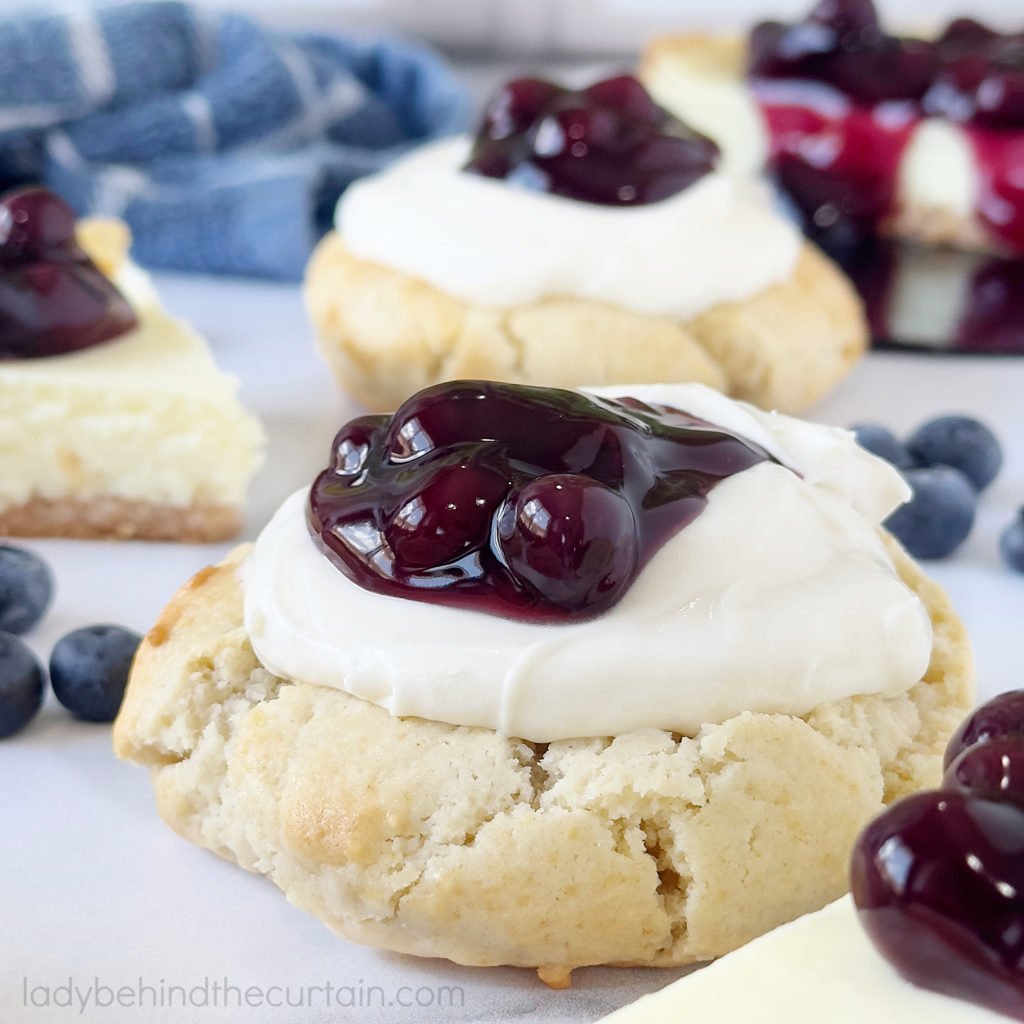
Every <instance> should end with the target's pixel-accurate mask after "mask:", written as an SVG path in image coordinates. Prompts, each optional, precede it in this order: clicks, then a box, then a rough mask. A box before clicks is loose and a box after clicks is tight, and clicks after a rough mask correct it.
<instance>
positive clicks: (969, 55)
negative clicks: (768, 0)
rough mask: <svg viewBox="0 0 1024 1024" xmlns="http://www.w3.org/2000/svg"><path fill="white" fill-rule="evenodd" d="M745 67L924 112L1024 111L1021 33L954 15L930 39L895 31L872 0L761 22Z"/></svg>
mask: <svg viewBox="0 0 1024 1024" xmlns="http://www.w3.org/2000/svg"><path fill="white" fill-rule="evenodd" d="M750 72H751V74H752V75H753V76H754V77H756V78H806V79H814V80H817V81H821V82H827V83H828V84H829V85H832V86H834V87H835V88H837V89H840V90H842V91H843V92H845V93H847V95H850V96H853V97H854V98H855V99H857V100H860V101H861V102H862V103H870V104H875V103H881V102H883V101H885V100H904V101H914V102H916V103H919V104H920V108H921V110H922V112H923V113H925V114H931V115H935V114H940V115H944V116H946V117H949V118H952V119H953V120H954V121H973V122H975V123H977V124H982V125H985V126H988V127H995V128H1008V127H1016V126H1019V125H1020V124H1021V121H1022V119H1024V33H1016V34H1009V35H1004V34H1002V33H1000V32H997V31H995V30H994V29H991V28H988V27H987V26H986V25H983V24H981V23H980V22H978V21H974V20H973V19H971V18H957V19H956V20H955V21H952V22H951V23H950V24H949V25H948V26H947V27H946V28H945V29H944V30H943V32H942V33H941V34H940V35H939V36H938V37H937V38H935V39H934V40H924V39H912V38H905V37H899V36H893V35H890V34H889V33H887V32H886V31H885V28H884V27H883V25H882V24H881V22H880V20H879V17H878V11H877V10H876V8H875V5H874V4H873V3H872V0H822V2H820V3H819V4H817V5H816V6H815V7H814V9H813V10H812V11H811V13H810V14H809V15H808V16H807V17H806V18H805V19H804V20H803V21H799V22H795V23H793V24H788V25H787V24H783V23H781V22H778V21H768V22H762V23H761V24H759V25H757V26H756V27H755V28H754V30H753V32H752V33H751V37H750Z"/></svg>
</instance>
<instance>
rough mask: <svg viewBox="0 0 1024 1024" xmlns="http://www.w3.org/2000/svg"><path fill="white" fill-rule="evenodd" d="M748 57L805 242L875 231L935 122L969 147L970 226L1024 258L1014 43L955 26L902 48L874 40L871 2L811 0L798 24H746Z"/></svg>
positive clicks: (1023, 132) (1023, 109)
mask: <svg viewBox="0 0 1024 1024" xmlns="http://www.w3.org/2000/svg"><path fill="white" fill-rule="evenodd" d="M749 52H750V67H749V70H750V75H751V78H752V81H753V83H754V86H755V92H756V94H757V96H758V99H759V101H760V103H761V105H762V108H763V110H764V112H765V114H766V117H767V121H768V125H769V131H770V133H771V137H772V157H773V160H774V163H775V167H776V169H777V172H778V175H779V178H780V180H781V182H782V184H783V186H784V187H785V188H786V189H787V190H788V191H789V192H790V193H791V194H792V195H793V197H794V199H795V200H796V202H797V205H798V206H799V207H800V209H801V210H802V212H803V213H804V216H805V218H806V220H807V225H808V228H809V231H810V233H811V234H812V235H814V234H817V233H818V232H819V231H821V230H825V231H826V232H828V231H829V230H830V229H831V228H832V226H833V225H834V224H836V223H837V221H839V222H840V224H841V227H842V230H843V231H844V232H845V233H847V234H850V235H852V236H857V237H863V236H865V235H867V234H871V233H875V232H877V231H878V230H879V229H880V227H881V226H883V225H884V222H885V220H886V218H888V217H890V216H891V215H892V214H893V213H894V212H895V203H896V199H897V183H898V178H897V171H898V168H899V162H900V159H901V156H902V153H903V150H904V148H905V146H906V144H907V142H908V141H909V139H910V137H911V135H912V134H913V131H914V129H915V128H916V127H917V125H918V123H919V122H920V120H921V118H922V117H925V116H939V117H945V118H948V119H951V120H954V121H956V122H958V123H959V124H960V126H961V127H962V129H963V130H964V132H965V133H966V135H967V137H968V139H969V141H970V144H971V146H972V147H973V150H974V154H975V158H976V160H977V165H978V171H979V177H980V182H979V192H978V197H977V206H976V212H977V215H978V218H979V220H980V221H981V223H982V224H984V225H985V227H986V228H987V229H988V230H989V231H990V232H991V233H992V235H993V236H994V237H995V238H996V239H998V240H1000V241H1001V242H1003V243H1004V244H1005V246H1006V247H1007V249H1008V250H1012V251H1015V252H1024V187H1022V183H1021V181H1020V173H1019V168H1020V167H1021V166H1022V164H1021V161H1022V159H1024V139H1022V137H1021V136H1024V33H1018V34H1010V35H1004V34H1000V33H998V32H995V31H993V30H992V29H989V28H988V27H986V26H984V25H982V24H980V23H979V22H976V21H972V20H971V19H967V18H961V19H958V20H956V21H954V22H952V23H951V24H950V25H949V26H948V27H947V28H946V30H945V31H944V32H943V33H942V34H941V35H940V36H939V37H938V38H937V39H935V40H931V41H929V40H921V39H907V38H901V37H896V36H891V35H889V34H887V33H886V32H885V31H884V29H883V27H882V26H881V25H880V23H879V20H878V16H877V13H876V11H875V9H874V6H873V4H872V3H871V0H822V2H821V3H819V4H818V6H817V7H815V8H814V10H812V11H811V13H810V14H809V15H808V16H807V18H805V19H804V21H802V22H798V23H795V24H792V25H784V24H781V23H779V22H765V23H762V24H760V25H757V26H756V27H755V28H754V29H753V31H752V33H751V36H750V46H749ZM780 82H784V83H786V85H787V86H788V87H787V88H783V89H780V88H779V83H780ZM793 83H805V84H806V85H807V86H808V88H807V90H806V94H807V96H808V97H811V98H813V97H814V96H815V95H816V94H817V95H818V96H819V97H820V96H822V95H824V96H825V97H826V99H828V103H827V104H825V105H822V104H821V103H820V102H819V103H818V104H817V106H818V108H819V114H820V111H821V110H826V111H827V113H826V116H824V117H821V116H815V114H814V111H810V112H808V111H807V110H805V108H804V97H803V96H801V95H800V91H799V90H798V91H797V92H794V90H793V89H792V88H791V86H792V84H793ZM812 105H813V104H812Z"/></svg>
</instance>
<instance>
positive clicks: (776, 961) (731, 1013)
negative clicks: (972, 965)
mask: <svg viewBox="0 0 1024 1024" xmlns="http://www.w3.org/2000/svg"><path fill="white" fill-rule="evenodd" d="M1007 1019H1008V1018H1006V1017H1004V1016H1002V1015H1001V1014H998V1013H995V1012H993V1011H992V1010H987V1009H985V1008H984V1007H981V1006H976V1005H975V1004H973V1003H968V1002H962V1001H961V1000H959V999H953V998H951V997H949V996H944V995H940V994H939V993H937V992H930V991H928V990H927V989H923V988H918V987H917V986H916V985H912V984H911V983H910V982H908V981H904V979H903V978H901V977H900V976H899V974H897V973H896V970H895V969H894V968H893V967H892V966H891V965H890V964H889V963H888V961H887V960H885V958H884V957H883V956H882V955H881V954H880V953H879V952H878V951H877V950H876V949H875V947H874V946H873V945H872V944H871V941H870V940H869V939H868V937H867V935H866V934H865V932H864V930H863V929H862V928H861V926H860V924H859V923H858V921H857V912H856V909H855V908H854V905H853V900H852V899H851V897H849V896H846V897H844V898H843V899H841V900H838V901H836V902H835V903H832V904H829V906H827V907H825V909H824V910H819V911H818V912H817V913H815V914H808V915H806V916H805V917H801V918H798V919H797V920H796V921H792V922H790V923H789V924H784V925H782V927H781V928H776V929H775V930H774V931H772V932H769V933H768V934H767V935H762V936H761V937H760V938H758V939H754V941H753V942H750V943H748V944H747V945H746V946H743V947H742V948H741V949H738V950H736V951H735V952H734V953H729V954H728V955H727V956H724V957H722V958H721V959H720V960H716V961H715V962H714V963H713V964H710V965H709V966H707V967H703V968H701V969H700V970H698V971H695V972H694V973H693V974H690V975H687V976H686V977H685V978H680V979H679V981H676V982H674V983H673V984H671V985H669V986H668V987H667V988H664V989H662V990H661V991H660V992H655V993H653V994H651V995H648V996H644V997H643V998H642V999H639V1000H637V1002H635V1003H631V1004H630V1005H629V1006H626V1007H623V1008H622V1009H621V1010H617V1011H616V1012H615V1013H613V1014H611V1015H609V1016H608V1017H603V1018H602V1020H601V1022H600V1024H678V1022H680V1021H714V1022H715V1024H752V1022H757V1024H826V1022H827V1024H866V1022H868V1021H878V1022H879V1024H938V1022H941V1024H1006V1021H1007Z"/></svg>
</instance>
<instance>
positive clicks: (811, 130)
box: [757, 82, 915, 238]
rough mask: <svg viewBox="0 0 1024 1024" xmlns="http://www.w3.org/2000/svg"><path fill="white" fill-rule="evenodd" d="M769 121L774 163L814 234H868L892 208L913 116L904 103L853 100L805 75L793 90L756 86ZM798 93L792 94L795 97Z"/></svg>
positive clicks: (830, 235)
mask: <svg viewBox="0 0 1024 1024" xmlns="http://www.w3.org/2000/svg"><path fill="white" fill-rule="evenodd" d="M757 95H758V97H759V100H760V102H761V105H762V109H763V111H764V114H765V119H766V122H767V124H768V131H769V137H770V140H771V150H770V156H771V161H772V165H773V167H774V168H775V172H776V174H777V176H778V178H779V181H780V183H781V184H782V186H783V188H785V189H786V191H787V192H788V193H789V194H790V195H791V196H792V197H793V200H794V201H795V202H796V204H797V206H798V207H799V208H800V212H801V214H802V215H803V218H804V222H805V224H806V225H807V227H808V229H809V231H810V232H811V233H812V234H824V235H825V236H827V237H832V236H834V234H835V232H836V231H837V230H838V229H842V228H844V227H848V228H850V229H852V234H853V237H854V238H856V237H860V236H862V235H863V234H870V233H872V232H873V231H874V229H875V226H876V225H877V224H879V223H880V222H881V221H882V220H883V219H884V218H885V216H886V215H887V214H888V213H889V212H890V211H891V210H892V208H893V204H894V201H895V198H896V185H897V174H896V172H897V169H898V167H899V162H900V159H901V158H902V156H903V151H904V149H905V148H906V145H907V142H908V141H909V139H910V135H911V134H912V132H913V130H914V127H915V122H914V120H913V118H912V117H910V116H907V115H908V114H909V111H906V110H904V111H899V110H897V111H892V110H890V111H889V112H888V116H887V117H881V116H880V115H879V112H878V110H877V108H873V107H867V108H866V107H861V106H858V105H856V104H852V103H850V102H849V100H847V99H846V97H844V96H842V95H841V94H839V93H836V92H834V91H833V90H831V89H824V88H822V87H821V86H818V85H816V84H813V83H808V84H807V85H806V87H803V88H801V89H800V90H799V91H798V92H797V93H795V92H794V90H793V88H792V87H791V86H790V87H788V88H786V89H784V90H779V89H778V87H777V84H776V83H771V82H769V83H765V84H763V85H760V86H758V87H757ZM794 100H798V102H794Z"/></svg>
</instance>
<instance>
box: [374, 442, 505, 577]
mask: <svg viewBox="0 0 1024 1024" xmlns="http://www.w3.org/2000/svg"><path fill="white" fill-rule="evenodd" d="M507 491H508V480H506V479H505V477H504V476H503V475H502V474H500V473H498V472H495V471H494V470H492V469H488V468H487V467H486V466H479V465H474V464H473V463H472V462H457V463H455V464H454V465H448V466H441V468H440V469H439V470H438V471H437V472H436V473H434V475H433V476H432V477H431V478H430V479H429V480H428V481H427V483H426V484H424V485H423V487H422V488H421V489H420V490H419V491H418V492H417V493H416V494H414V495H413V496H412V497H411V498H410V499H409V500H408V501H406V502H405V503H404V504H403V505H402V506H401V508H399V509H398V511H397V512H396V513H395V515H394V517H393V518H392V520H391V522H390V524H389V525H388V526H387V527H386V529H385V530H384V536H385V537H386V538H387V541H388V544H389V545H390V547H391V550H392V552H394V556H395V558H396V559H397V560H398V561H399V562H400V563H401V564H402V565H403V566H405V567H406V568H407V569H430V568H432V567H433V566H436V565H444V564H446V563H447V562H454V561H456V560H457V559H459V558H461V557H462V556H463V555H465V554H469V553H470V552H471V551H473V550H474V549H476V548H480V547H482V546H483V545H484V544H485V543H486V542H487V540H488V537H489V534H490V529H491V517H492V516H493V515H494V511H495V509H497V507H498V504H499V503H500V502H501V501H502V499H503V498H504V497H505V494H506V492H507Z"/></svg>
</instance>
